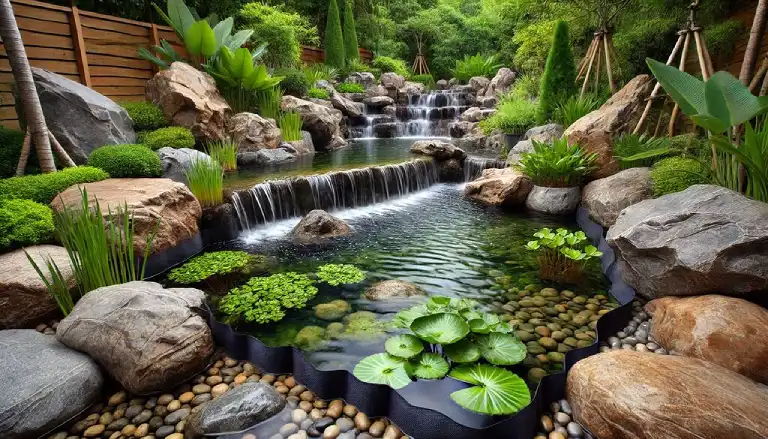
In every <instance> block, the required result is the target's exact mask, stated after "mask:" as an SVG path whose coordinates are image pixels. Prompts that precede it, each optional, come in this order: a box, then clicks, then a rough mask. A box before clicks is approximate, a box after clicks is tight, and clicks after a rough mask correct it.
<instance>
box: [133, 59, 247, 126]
mask: <svg viewBox="0 0 768 439" xmlns="http://www.w3.org/2000/svg"><path fill="white" fill-rule="evenodd" d="M146 90H147V93H146V94H147V99H148V100H150V101H152V102H154V103H155V104H157V105H159V106H160V108H162V109H163V113H164V114H165V118H166V119H167V120H170V121H171V122H172V124H173V125H180V126H183V127H187V128H189V129H190V130H191V131H192V134H194V135H195V137H196V138H197V139H198V140H200V141H209V140H221V139H224V138H225V137H226V136H227V121H228V120H229V118H230V117H231V116H232V109H231V108H230V107H229V104H227V102H226V101H225V100H224V98H223V97H222V96H221V94H220V93H219V89H218V88H216V82H215V81H214V80H213V78H211V76H210V75H208V74H207V73H203V72H201V71H200V70H197V69H196V68H194V67H192V66H190V65H189V64H187V63H183V62H175V63H173V64H171V68H170V69H167V70H161V71H160V72H159V73H157V74H156V75H155V76H154V77H153V78H152V79H150V80H149V81H148V82H147V87H146Z"/></svg>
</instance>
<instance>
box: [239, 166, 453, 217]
mask: <svg viewBox="0 0 768 439" xmlns="http://www.w3.org/2000/svg"><path fill="white" fill-rule="evenodd" d="M437 182H438V169H437V165H436V164H435V163H434V162H433V161H432V160H414V161H411V162H406V163H400V164H396V165H386V166H374V167H369V168H363V169H352V170H348V171H340V172H330V173H328V174H323V175H313V176H308V177H296V178H291V179H286V180H274V181H267V182H265V183H260V184H257V185H256V186H254V187H253V188H251V189H249V190H245V191H237V192H234V193H233V194H232V204H233V205H234V207H235V211H236V212H237V217H238V219H239V221H240V227H241V228H242V229H243V230H250V229H251V228H252V227H255V226H256V225H258V224H262V223H270V222H274V221H278V220H282V219H288V218H293V217H298V216H302V215H305V214H307V213H308V212H309V211H311V210H314V209H323V210H326V211H334V210H340V209H348V208H355V207H363V206H368V205H371V204H375V203H380V202H383V201H388V200H392V199H396V198H398V197H401V196H404V195H407V194H410V193H413V192H417V191H420V190H423V189H427V188H428V187H430V186H432V185H434V184H436V183H437Z"/></svg>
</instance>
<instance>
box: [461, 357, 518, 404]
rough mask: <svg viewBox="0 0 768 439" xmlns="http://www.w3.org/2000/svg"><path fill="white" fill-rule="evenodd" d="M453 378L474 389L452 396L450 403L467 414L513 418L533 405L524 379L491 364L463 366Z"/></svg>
mask: <svg viewBox="0 0 768 439" xmlns="http://www.w3.org/2000/svg"><path fill="white" fill-rule="evenodd" d="M451 376H452V377H454V378H456V379H458V380H461V381H464V382H468V383H470V384H475V386H473V387H470V388H468V389H463V390H459V391H456V392H453V393H451V399H452V400H453V401H454V402H456V404H458V405H460V406H462V407H464V408H465V409H467V410H470V411H473V412H476V413H483V414H486V415H511V414H514V413H517V412H519V411H520V410H521V409H522V408H523V407H525V406H527V405H528V404H530V402H531V393H530V391H529V390H528V385H527V384H525V381H523V379H522V378H520V377H519V376H517V375H515V374H514V373H512V372H510V371H508V370H506V369H502V368H500V367H495V366H491V365H488V364H476V365H474V366H461V367H458V368H456V369H454V370H453V371H452V372H451Z"/></svg>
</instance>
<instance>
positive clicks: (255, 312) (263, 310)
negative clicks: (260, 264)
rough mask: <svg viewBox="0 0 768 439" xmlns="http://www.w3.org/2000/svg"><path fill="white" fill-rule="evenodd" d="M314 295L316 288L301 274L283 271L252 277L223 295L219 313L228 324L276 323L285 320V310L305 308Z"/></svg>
mask: <svg viewBox="0 0 768 439" xmlns="http://www.w3.org/2000/svg"><path fill="white" fill-rule="evenodd" d="M315 294H317V288H316V287H315V286H314V285H313V282H312V280H311V279H310V278H309V277H307V276H306V275H304V274H298V273H294V272H286V273H279V274H273V275H271V276H268V277H253V278H251V279H250V280H249V281H248V282H247V283H246V284H245V285H243V286H241V287H239V288H235V289H233V290H231V291H230V292H229V293H228V294H227V295H226V296H224V297H223V298H222V299H221V302H220V304H219V310H220V311H221V312H223V313H224V314H226V315H227V320H228V321H231V322H234V321H237V320H240V319H243V320H245V321H247V322H255V323H269V322H276V321H279V320H281V319H282V318H283V317H285V312H286V310H288V309H300V308H304V306H306V303H307V301H309V300H310V299H312V298H313V297H315Z"/></svg>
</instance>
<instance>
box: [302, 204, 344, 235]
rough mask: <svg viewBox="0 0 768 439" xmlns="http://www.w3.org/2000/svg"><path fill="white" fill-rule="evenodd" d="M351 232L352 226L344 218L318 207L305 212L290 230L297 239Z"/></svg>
mask: <svg viewBox="0 0 768 439" xmlns="http://www.w3.org/2000/svg"><path fill="white" fill-rule="evenodd" d="M351 233H352V228H351V227H349V224H347V223H346V222H345V221H344V220H341V219H338V218H336V217H335V216H333V215H331V214H329V213H328V212H326V211H324V210H319V209H317V210H313V211H311V212H309V213H308V214H306V215H305V216H304V218H302V219H301V221H299V223H298V224H296V227H294V228H293V231H291V235H292V236H293V238H294V239H297V240H299V241H314V240H317V239H324V238H335V237H337V236H346V235H350V234H351Z"/></svg>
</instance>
